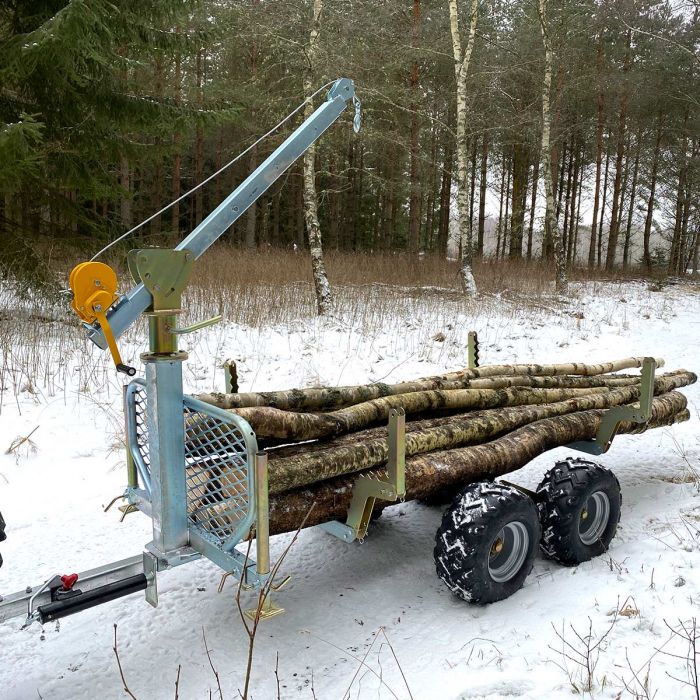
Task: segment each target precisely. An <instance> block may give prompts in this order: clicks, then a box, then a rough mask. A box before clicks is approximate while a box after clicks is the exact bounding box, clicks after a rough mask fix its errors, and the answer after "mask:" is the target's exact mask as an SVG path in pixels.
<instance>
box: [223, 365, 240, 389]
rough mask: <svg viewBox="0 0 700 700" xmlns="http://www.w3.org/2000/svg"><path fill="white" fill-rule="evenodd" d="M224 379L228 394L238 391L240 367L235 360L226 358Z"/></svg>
mask: <svg viewBox="0 0 700 700" xmlns="http://www.w3.org/2000/svg"><path fill="white" fill-rule="evenodd" d="M224 380H225V384H226V389H225V390H224V391H225V393H227V394H237V393H238V369H237V368H236V361H235V360H226V362H224Z"/></svg>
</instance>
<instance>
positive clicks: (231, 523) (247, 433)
mask: <svg viewBox="0 0 700 700" xmlns="http://www.w3.org/2000/svg"><path fill="white" fill-rule="evenodd" d="M184 403H185V469H186V474H187V515H188V518H189V521H190V524H191V526H194V527H197V528H199V529H200V530H203V531H205V532H207V533H208V534H209V535H210V538H211V537H213V538H215V540H216V541H217V542H218V543H219V546H220V547H221V548H222V549H225V550H228V549H231V548H232V547H233V546H235V545H236V543H237V542H239V541H240V539H241V537H242V536H243V535H244V534H245V532H246V530H247V529H248V528H249V527H250V525H251V524H252V515H253V508H254V506H253V502H254V498H253V479H252V477H253V469H252V467H253V457H254V454H255V449H254V447H255V446H254V445H251V438H253V440H252V442H253V443H254V442H255V439H254V437H253V433H252V430H251V429H250V426H248V424H247V423H245V422H244V421H242V419H240V418H238V416H236V415H234V414H228V413H226V412H225V411H222V410H220V409H217V408H215V407H213V406H209V405H208V404H205V403H203V402H201V401H198V400H196V399H192V398H190V397H185V402H184ZM246 428H247V430H246ZM251 447H253V449H252V450H251V449H250V448H251Z"/></svg>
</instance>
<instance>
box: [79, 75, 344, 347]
mask: <svg viewBox="0 0 700 700" xmlns="http://www.w3.org/2000/svg"><path fill="white" fill-rule="evenodd" d="M354 98H355V87H354V84H353V82H352V80H350V79H348V78H339V79H338V80H336V81H335V83H333V86H332V87H331V89H330V90H329V91H328V95H327V99H326V101H325V102H324V103H323V104H322V105H320V106H319V107H318V108H317V109H316V110H315V111H314V113H313V114H312V115H311V116H310V117H309V118H308V119H306V120H305V121H304V122H303V123H302V124H301V125H300V126H299V127H298V128H297V129H295V130H294V131H293V132H292V133H291V134H290V135H289V136H288V137H287V138H286V139H285V140H284V142H283V143H282V144H280V146H278V147H277V148H276V149H275V150H274V151H273V152H272V153H271V154H270V155H269V156H268V157H267V158H266V159H265V160H264V161H263V162H262V163H261V164H260V165H259V166H258V167H257V168H256V169H255V170H254V171H253V172H252V173H251V174H250V175H249V176H248V177H247V178H246V179H245V180H244V181H243V182H242V183H241V184H240V185H239V186H238V187H237V188H236V189H235V190H234V191H233V192H231V194H229V196H228V197H226V199H224V201H223V202H221V204H219V206H218V207H217V208H216V209H214V211H212V212H211V214H209V216H207V218H206V219H204V221H202V222H201V223H200V224H199V225H198V226H197V227H196V228H195V229H194V230H193V231H192V232H191V233H190V234H189V235H188V236H187V237H186V238H185V239H184V240H183V241H182V242H181V243H180V244H179V245H177V246H176V248H175V249H176V250H188V251H190V252H192V253H193V254H194V257H195V258H199V257H201V256H202V255H203V254H204V253H205V252H206V251H207V250H208V249H209V248H210V247H211V246H212V245H213V244H214V243H215V242H216V241H217V240H218V239H219V238H220V237H221V236H222V235H223V234H224V233H225V232H226V230H227V229H228V228H229V227H230V226H231V224H233V223H234V222H235V221H236V220H237V219H238V218H239V217H241V216H242V215H243V214H244V213H245V212H246V211H247V210H248V208H249V207H250V206H251V205H252V204H253V203H254V202H255V201H256V200H257V199H258V198H260V197H261V196H262V195H263V194H264V193H265V192H266V191H267V190H268V189H269V188H270V186H271V185H272V184H273V183H274V182H275V181H276V180H277V179H278V178H279V177H280V176H281V175H282V174H283V173H284V172H285V171H286V170H287V169H288V168H289V167H290V166H291V165H292V164H293V163H294V161H296V160H297V158H299V157H300V156H302V155H303V154H304V153H305V152H306V150H307V149H308V148H309V147H310V146H311V145H312V144H313V143H314V142H315V141H316V140H317V139H318V138H319V137H320V136H321V134H323V133H324V132H325V131H326V129H328V128H329V127H330V126H331V125H332V124H333V122H335V121H336V119H337V118H338V117H339V116H340V114H341V113H342V112H343V110H344V109H345V108H346V107H347V105H348V103H349V102H351V101H353V99H354ZM151 302H152V297H151V293H150V292H149V291H148V289H146V287H145V286H144V285H143V283H139V284H137V285H135V286H134V287H133V288H132V289H131V290H130V291H129V292H128V293H127V294H126V295H125V296H123V297H121V298H120V300H119V301H118V302H116V304H115V305H113V306H112V307H111V308H110V309H109V311H108V312H107V314H106V318H107V320H108V322H109V325H110V326H111V328H112V332H113V334H114V337H115V338H118V337H119V336H120V335H122V334H123V333H124V331H126V330H127V329H128V328H129V327H130V326H131V325H132V324H133V323H134V322H135V321H136V320H137V319H138V318H139V316H141V314H142V313H143V312H144V311H146V310H147V309H148V308H149V306H150V305H151ZM86 325H87V328H88V338H90V340H92V342H93V343H95V345H97V346H98V347H100V348H102V349H103V350H104V349H106V348H107V339H106V337H105V334H104V333H103V331H102V328H100V325H99V323H97V322H96V323H94V324H86Z"/></svg>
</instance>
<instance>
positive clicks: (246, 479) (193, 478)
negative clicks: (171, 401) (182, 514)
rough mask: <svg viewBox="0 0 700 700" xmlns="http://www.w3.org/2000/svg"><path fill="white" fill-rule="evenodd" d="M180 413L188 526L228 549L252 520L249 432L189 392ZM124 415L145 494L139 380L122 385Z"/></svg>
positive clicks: (147, 472)
mask: <svg viewBox="0 0 700 700" xmlns="http://www.w3.org/2000/svg"><path fill="white" fill-rule="evenodd" d="M183 411H184V422H185V472H186V477H185V478H186V489H187V517H188V521H189V525H190V527H191V528H193V529H196V530H197V531H199V533H200V534H202V535H203V536H204V537H205V538H206V539H207V540H208V541H209V542H211V543H212V544H214V545H215V546H216V547H218V548H219V549H221V550H222V551H225V552H229V551H231V550H232V549H233V548H234V547H235V546H236V544H237V543H238V542H240V540H241V539H242V538H243V537H244V536H245V535H246V534H247V532H248V530H249V529H250V527H251V526H252V524H253V522H254V520H255V505H254V504H255V498H254V492H253V487H254V485H253V478H254V459H255V453H256V452H257V441H256V439H255V434H254V433H253V430H252V429H251V427H250V425H248V423H247V422H246V421H245V420H243V419H242V418H240V417H239V416H237V415H235V414H233V413H228V412H227V411H224V410H223V409H220V408H217V407H215V406H210V405H209V404H206V403H204V402H203V401H199V400H198V399H194V398H192V397H190V396H185V397H184V398H183ZM126 415H127V443H128V449H129V450H130V452H131V455H132V457H133V458H134V462H135V463H136V466H137V468H138V471H139V476H140V477H141V482H142V484H143V486H144V489H145V490H146V491H147V492H148V494H149V496H150V491H151V483H150V482H151V467H150V455H149V445H148V424H147V414H146V387H145V384H144V382H143V380H141V379H135V380H134V381H132V382H131V383H130V384H129V386H128V388H127V401H126Z"/></svg>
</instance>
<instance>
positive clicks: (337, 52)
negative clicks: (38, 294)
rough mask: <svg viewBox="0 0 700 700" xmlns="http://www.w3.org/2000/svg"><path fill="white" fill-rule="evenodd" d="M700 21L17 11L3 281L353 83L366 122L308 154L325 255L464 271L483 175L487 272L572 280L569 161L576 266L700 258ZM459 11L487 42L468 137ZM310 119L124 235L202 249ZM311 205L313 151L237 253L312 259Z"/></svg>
mask: <svg viewBox="0 0 700 700" xmlns="http://www.w3.org/2000/svg"><path fill="white" fill-rule="evenodd" d="M699 11H700V4H699V3H698V2H697V1H695V0H692V1H686V2H676V1H675V0H674V1H662V2H650V1H647V0H603V1H598V2H595V1H592V0H584V1H583V2H580V1H578V0H577V1H573V0H546V3H545V2H544V0H539V2H538V1H537V0H513V1H508V2H506V1H504V0H488V1H486V2H484V1H481V2H476V1H474V2H471V0H469V1H467V0H462V1H461V2H460V3H459V4H458V3H457V2H456V0H450V1H449V2H448V0H405V1H403V2H398V1H392V2H374V1H370V0H325V1H324V2H321V0H313V1H312V0H307V1H306V2H305V1H302V0H294V1H288V0H287V1H282V0H265V1H261V0H247V1H245V2H243V1H223V0H218V1H217V0H181V1H179V2H170V1H169V0H158V1H156V0H145V1H138V2H137V1H136V0H125V1H124V2H118V3H112V2H108V1H106V0H70V1H66V0H35V1H27V0H10V1H8V2H4V3H3V4H2V7H1V8H0V232H1V233H2V240H3V245H2V248H1V249H0V260H1V261H2V270H3V272H4V274H5V275H8V274H9V275H12V276H14V277H15V278H24V279H26V278H31V279H32V280H35V281H36V280H38V279H40V278H41V277H44V278H46V277H47V276H48V277H51V275H52V274H53V272H52V271H53V270H55V266H54V265H53V264H52V261H54V260H60V258H61V256H62V255H63V252H64V251H65V250H69V249H70V250H74V249H75V248H78V249H79V250H81V251H82V255H83V256H85V255H86V254H89V255H92V254H93V253H94V252H96V251H97V250H98V249H99V248H101V247H102V245H104V243H105V242H107V241H108V240H111V239H112V238H114V237H116V236H118V235H120V234H122V233H124V232H125V231H127V230H129V229H130V228H131V227H132V226H134V225H135V224H136V223H138V222H140V221H141V220H143V219H144V218H146V217H148V216H150V215H151V214H153V213H154V212H156V211H158V210H159V209H161V207H162V206H163V205H164V204H166V203H167V202H169V201H171V200H173V199H177V198H178V197H180V196H181V195H182V194H183V193H184V192H186V191H187V190H188V189H189V188H191V187H193V186H194V185H196V184H197V183H199V182H201V181H202V180H203V179H204V178H205V177H207V176H208V175H210V174H211V173H212V172H214V171H215V170H218V169H219V168H221V167H222V166H223V165H225V164H226V163H227V162H228V161H229V160H230V159H231V158H232V157H233V156H235V155H236V154H237V153H239V152H240V151H242V150H243V149H244V148H245V147H246V146H248V145H250V144H251V143H253V142H254V141H255V139H256V137H257V136H259V135H260V134H261V133H263V132H264V131H266V130H267V129H268V128H269V127H270V126H272V125H274V124H276V123H277V122H278V121H279V120H280V119H282V118H283V117H284V116H285V115H286V114H288V113H289V112H290V110H291V109H292V108H294V107H296V106H297V105H298V104H299V103H300V102H302V101H303V99H304V97H305V96H308V95H309V94H310V93H311V92H312V91H313V90H316V88H318V87H319V86H321V85H323V84H324V83H326V82H328V81H330V80H333V79H335V78H337V77H340V76H347V77H350V78H352V79H353V80H354V81H355V83H356V90H357V93H358V95H359V97H360V98H361V100H362V104H363V128H362V130H361V131H360V133H359V134H354V133H353V131H352V129H351V128H350V122H351V120H352V116H353V115H352V113H351V110H349V111H348V114H347V116H345V117H343V118H342V120H341V121H342V122H343V123H341V124H340V125H337V126H336V127H335V128H334V129H332V130H330V131H329V132H328V133H327V134H326V135H325V136H324V137H323V138H322V139H321V140H320V141H319V144H318V146H317V148H316V150H315V153H314V154H313V155H312V157H313V160H312V163H311V164H312V167H313V171H312V172H315V182H313V183H312V185H313V186H315V196H316V201H317V205H318V219H319V224H320V234H321V236H322V239H323V246H324V248H325V250H326V251H332V250H335V249H339V250H341V251H357V252H360V251H363V252H371V253H375V254H380V253H381V254H385V255H386V254H394V253H398V252H402V253H404V254H405V255H408V256H409V257H411V258H412V257H413V256H417V255H419V254H420V255H423V256H427V255H434V256H435V257H436V258H438V259H439V260H445V258H446V256H447V253H448V247H450V245H451V253H452V254H453V255H454V254H455V250H454V248H455V246H456V247H457V248H459V247H460V245H461V246H462V247H464V245H465V243H466V242H467V239H466V238H464V236H460V235H455V230H456V229H457V228H459V227H457V225H456V219H457V210H458V206H457V204H459V202H458V197H457V194H458V190H459V185H462V186H463V188H464V191H465V193H466V198H465V199H464V200H463V203H462V209H464V210H465V211H464V218H465V219H466V222H465V226H467V227H468V233H469V240H468V244H469V247H470V250H469V253H470V254H471V252H472V248H473V255H474V257H475V258H476V260H477V261H478V260H479V258H482V257H483V258H488V259H489V260H491V261H492V262H493V261H495V260H504V259H508V260H510V261H513V260H521V259H523V260H532V261H536V260H542V261H543V263H544V265H545V266H546V268H547V269H550V268H551V269H552V270H553V269H554V266H553V264H552V263H551V260H552V258H553V256H554V253H555V245H554V244H555V236H553V232H552V231H551V230H550V227H549V226H545V218H546V217H545V209H546V206H545V202H546V196H545V195H546V194H547V192H546V188H543V171H544V170H545V169H544V168H543V167H542V166H543V159H542V153H545V152H548V153H549V155H550V165H551V190H552V191H551V194H552V209H553V212H552V213H553V215H554V217H555V220H556V227H555V228H556V232H555V233H556V235H557V236H558V237H559V239H560V256H561V257H562V258H563V260H564V263H565V265H566V267H567V269H568V270H569V271H574V273H576V271H577V270H578V271H579V273H580V271H581V270H582V269H587V270H588V271H590V272H591V273H592V274H598V271H599V270H604V271H607V273H617V270H618V269H620V268H622V269H631V270H633V271H635V273H636V272H637V271H638V268H642V270H643V271H646V272H654V273H659V274H664V275H673V276H678V275H684V274H688V273H691V272H692V271H694V270H695V271H697V270H698V251H699V248H700V235H699V231H700V207H699V206H698V191H699V187H700V158H698V149H699V148H700V128H699V127H700V110H699V109H698V107H699V106H700V81H699V78H698V73H699V72H700V71H699V69H700V65H699V60H700V59H699V58H698V46H699V45H700V23H699V22H698V19H699V17H698V15H699ZM451 12H452V13H454V16H455V17H458V19H459V23H460V29H461V32H462V36H461V39H460V41H461V42H462V44H463V45H464V46H467V48H469V47H470V46H471V49H472V51H471V60H470V62H469V65H468V70H467V71H466V104H465V106H466V121H465V125H466V127H465V128H464V129H462V131H461V132H460V130H459V128H458V125H457V121H458V119H457V111H456V107H457V102H458V101H457V88H456V80H455V75H456V74H455V61H456V59H457V58H458V57H459V56H458V54H457V53H456V52H457V50H458V48H459V46H458V45H456V44H454V38H455V36H454V25H452V26H451V23H450V15H451ZM545 12H546V15H545V14H544V13H545ZM545 17H546V24H545V22H543V21H542V20H543V19H544V18H545ZM472 22H474V32H473V34H472V33H471V32H470V29H471V25H472ZM545 32H546V37H547V39H548V40H549V44H550V48H551V75H550V83H551V86H550V87H545V90H546V92H547V93H549V99H550V103H551V104H550V109H549V114H548V116H544V117H543V84H544V82H543V81H545V79H546V74H547V70H546V69H547V62H546V61H545V58H546V55H545V51H544V48H543V37H544V36H545ZM459 58H461V57H459ZM317 99H322V98H317ZM302 118H303V114H299V115H297V117H295V119H294V120H293V121H292V122H291V123H289V124H287V125H286V126H285V128H283V129H282V130H281V131H280V132H279V133H278V134H276V135H275V136H273V137H271V138H270V139H268V140H266V141H264V142H262V143H261V144H259V145H258V146H256V147H255V148H253V149H252V150H251V151H250V152H249V153H248V154H247V155H246V156H245V158H243V159H241V160H239V161H237V162H236V163H235V164H234V165H233V166H231V167H230V168H228V169H227V170H225V171H224V172H223V173H222V175H220V176H219V177H217V178H215V179H214V180H212V181H211V182H210V183H208V184H207V185H206V186H205V187H203V188H201V189H198V190H197V191H196V192H195V193H194V194H193V195H192V196H190V197H187V198H185V199H183V200H182V201H181V202H179V203H178V204H175V205H174V206H173V207H171V208H170V209H169V210H167V211H166V212H164V213H163V214H162V215H160V216H157V217H155V218H154V219H153V220H152V221H150V222H149V223H148V224H147V225H146V226H144V227H142V228H141V229H139V230H138V232H136V233H135V234H134V237H133V239H132V240H130V241H129V242H128V246H127V247H137V246H139V245H173V244H174V243H176V242H178V241H179V240H181V239H182V237H183V236H184V235H186V234H187V233H188V232H189V231H190V230H192V229H193V228H194V227H195V226H196V225H197V224H198V223H199V222H201V221H202V219H203V218H204V217H205V216H206V215H207V214H208V212H209V211H211V210H212V209H213V208H214V207H215V206H216V205H217V204H218V203H219V202H220V201H221V200H222V199H223V197H225V196H226V194H227V193H228V192H229V191H231V190H232V189H233V188H234V187H235V186H236V185H237V184H239V183H240V182H241V181H242V180H243V179H244V177H245V176H246V175H247V174H248V173H249V172H250V171H251V170H252V169H253V168H254V167H255V166H256V165H258V164H259V163H260V162H261V161H262V160H263V159H264V158H265V157H266V156H267V155H268V154H269V153H270V152H271V151H272V150H273V148H274V147H275V146H276V145H278V144H279V143H280V142H281V140H282V139H283V138H284V136H285V135H287V134H288V133H289V131H290V130H291V128H292V127H293V126H296V125H298V124H299V123H300V122H301V120H302ZM544 121H548V122H549V126H550V127H551V137H550V142H549V148H545V149H543V144H542V131H543V123H544ZM458 134H459V136H460V138H459V139H458ZM460 139H461V140H460ZM460 147H461V148H462V149H463V153H465V154H466V161H465V165H466V167H465V171H464V175H463V178H462V180H461V181H460V177H459V172H460V170H459V168H458V155H459V153H458V152H459V148H460ZM307 196H308V191H307V192H305V183H304V177H303V166H302V163H301V162H300V163H297V164H296V165H294V166H293V167H292V168H291V169H290V170H289V172H288V173H287V175H286V176H285V177H283V178H281V179H280V180H279V181H278V182H277V183H276V184H275V185H274V186H273V187H272V188H271V189H270V191H268V193H267V194H266V195H265V196H264V197H262V198H261V199H260V200H259V201H258V202H257V204H256V205H255V206H254V207H252V208H251V209H250V210H249V211H248V212H247V213H246V214H245V215H244V216H243V217H241V219H239V220H238V221H237V222H236V223H235V224H234V226H233V227H232V230H231V231H230V232H229V233H228V234H227V236H226V241H227V243H229V244H233V245H235V246H240V247H245V248H248V249H255V248H258V249H260V248H263V249H268V248H285V249H293V250H295V251H298V250H303V249H308V247H309V231H310V227H309V220H308V218H307V220H306V221H305V206H304V205H305V203H306V202H307V200H306V199H305V197H307ZM307 209H308V207H307ZM307 215H308V212H307ZM312 233H313V231H312ZM134 239H135V240H134ZM311 244H312V248H313V247H314V244H315V241H314V240H313V237H312V239H311ZM462 252H464V251H462ZM456 253H457V254H459V250H457V251H456ZM248 259H249V258H248ZM71 261H72V262H75V258H72V260H71ZM445 264H447V263H445ZM44 273H45V274H44ZM552 274H553V272H552ZM331 281H332V280H331Z"/></svg>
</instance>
